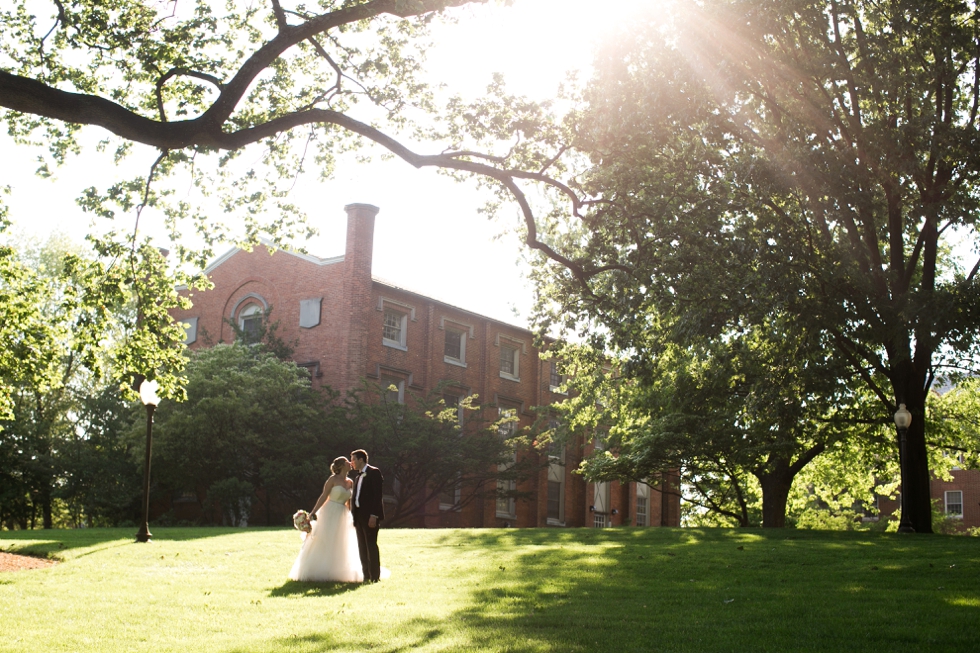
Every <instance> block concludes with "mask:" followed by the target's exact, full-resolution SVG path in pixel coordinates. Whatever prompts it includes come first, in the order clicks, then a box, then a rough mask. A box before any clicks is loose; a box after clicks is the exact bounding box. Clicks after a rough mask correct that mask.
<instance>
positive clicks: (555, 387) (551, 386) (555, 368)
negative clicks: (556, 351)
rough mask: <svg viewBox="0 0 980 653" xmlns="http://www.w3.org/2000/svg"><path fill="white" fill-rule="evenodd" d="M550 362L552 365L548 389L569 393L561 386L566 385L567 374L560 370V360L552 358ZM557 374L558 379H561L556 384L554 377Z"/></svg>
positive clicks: (558, 392) (549, 371)
mask: <svg viewBox="0 0 980 653" xmlns="http://www.w3.org/2000/svg"><path fill="white" fill-rule="evenodd" d="M549 363H550V365H549V366H548V390H550V391H551V392H554V393H555V394H559V395H567V394H568V392H567V391H565V390H562V389H561V387H562V386H563V385H565V380H566V379H565V375H564V374H560V373H559V372H558V361H556V360H555V359H553V358H552V359H551V360H550V361H549ZM556 375H557V376H558V379H559V383H558V385H555V383H554V380H555V378H554V377H555V376H556Z"/></svg>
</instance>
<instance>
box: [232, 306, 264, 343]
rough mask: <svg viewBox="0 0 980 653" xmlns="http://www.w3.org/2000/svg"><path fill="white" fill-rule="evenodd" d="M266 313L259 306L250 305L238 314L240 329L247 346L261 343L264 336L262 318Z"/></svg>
mask: <svg viewBox="0 0 980 653" xmlns="http://www.w3.org/2000/svg"><path fill="white" fill-rule="evenodd" d="M263 314H264V311H263V310H262V306H260V305H259V304H248V305H247V306H245V308H243V309H242V310H241V311H239V313H238V328H239V329H240V330H241V334H242V340H243V341H244V342H245V343H246V344H252V343H256V342H258V341H259V338H260V337H261V336H262V316H263Z"/></svg>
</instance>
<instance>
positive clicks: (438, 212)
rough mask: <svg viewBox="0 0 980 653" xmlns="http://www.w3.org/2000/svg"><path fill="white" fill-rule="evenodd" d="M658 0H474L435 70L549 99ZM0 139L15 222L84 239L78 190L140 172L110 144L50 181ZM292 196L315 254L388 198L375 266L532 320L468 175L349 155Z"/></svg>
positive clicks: (437, 292) (432, 291)
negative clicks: (609, 36)
mask: <svg viewBox="0 0 980 653" xmlns="http://www.w3.org/2000/svg"><path fill="white" fill-rule="evenodd" d="M656 1H657V0H607V1H606V2H604V3H602V4H601V9H600V8H599V5H598V4H597V3H596V2H594V0H515V2H514V6H511V7H503V6H499V5H497V4H495V3H492V2H491V3H490V4H488V5H480V6H476V7H472V8H467V9H465V10H464V11H463V12H460V22H459V24H457V25H454V26H449V27H446V28H444V29H440V31H439V32H438V33H437V35H436V41H437V45H436V48H435V49H434V50H432V51H430V53H429V56H428V65H429V68H430V70H431V71H432V74H433V79H434V80H441V81H444V82H446V83H447V84H448V86H449V90H450V91H451V92H458V93H460V94H462V95H464V96H477V95H479V94H480V93H481V92H482V91H483V89H485V87H486V86H487V84H488V83H489V82H490V78H491V74H492V73H493V72H502V73H504V75H505V78H506V80H507V84H508V88H509V89H510V90H511V92H514V93H519V94H525V95H528V96H531V97H533V98H535V99H545V98H547V97H550V95H552V94H553V93H554V91H555V89H556V88H557V86H558V84H559V83H560V81H561V80H562V79H563V78H564V76H565V71H566V70H568V69H572V68H576V69H583V68H587V66H588V64H589V61H590V54H591V49H592V42H593V41H594V39H595V38H596V36H597V35H600V34H601V33H602V32H603V31H604V28H605V27H606V26H608V25H610V24H612V23H613V22H614V21H621V20H625V19H626V15H627V14H628V13H629V12H630V11H632V10H635V9H636V8H637V7H639V6H642V5H646V4H649V3H650V2H656ZM0 147H2V148H3V151H4V153H5V156H3V157H2V159H0V184H2V185H6V184H10V185H11V186H13V188H14V195H13V197H12V198H11V201H10V206H11V209H12V211H11V215H12V217H13V219H14V223H15V226H16V227H17V228H19V229H20V230H23V231H26V232H28V233H33V234H38V235H42V236H43V235H44V234H47V233H50V232H52V231H63V232H65V233H67V234H69V235H71V236H72V237H74V238H77V239H78V240H81V239H82V237H83V236H84V234H85V232H86V229H87V226H88V217H87V216H85V215H84V214H82V213H81V211H80V209H78V208H77V206H76V205H75V201H74V200H75V198H76V197H77V196H78V195H79V194H80V192H81V190H82V189H84V188H87V187H89V186H92V185H96V186H98V187H100V188H105V187H107V186H109V185H110V183H111V181H112V180H113V179H115V178H116V177H130V176H132V173H133V168H132V164H131V163H130V164H129V166H128V169H126V170H123V171H119V170H117V169H116V168H114V167H113V166H112V165H111V160H110V159H109V157H108V156H104V155H103V156H95V155H93V154H90V153H89V154H85V155H83V156H81V157H76V158H74V159H71V160H70V162H69V165H68V166H67V167H66V168H65V169H62V170H59V171H57V178H56V180H55V181H53V182H52V181H45V180H40V179H37V178H35V177H34V176H33V174H32V173H33V170H34V168H35V167H36V166H35V165H34V154H32V153H31V152H30V151H28V150H24V149H17V148H15V147H14V146H13V145H12V144H11V143H10V141H9V140H8V139H7V138H6V136H2V137H0ZM430 151H432V152H435V151H436V149H435V148H432V150H430ZM293 201H295V202H297V203H299V204H300V205H301V206H303V207H304V208H305V210H306V211H307V213H308V214H309V215H310V217H311V220H312V222H313V223H314V224H315V226H316V227H317V228H318V229H319V231H320V236H318V237H317V238H315V239H314V240H312V241H310V242H308V243H305V247H306V249H307V251H309V252H310V253H311V254H313V255H315V256H320V257H328V256H336V255H338V254H342V253H343V250H344V228H345V220H346V215H345V213H344V210H343V207H344V205H346V204H350V203H354V202H359V203H366V204H374V205H375V206H378V207H380V209H381V211H380V213H379V214H378V218H377V223H376V227H375V250H374V274H375V276H377V277H381V278H383V279H386V280H388V281H392V282H395V283H397V284H398V285H401V286H404V287H406V288H410V289H412V290H416V291H419V292H421V293H424V294H426V295H429V296H433V297H436V298H438V299H441V300H444V301H447V302H450V303H452V304H455V305H457V306H460V307H462V308H466V309H469V310H473V311H476V312H478V313H482V314H484V315H488V316H491V317H495V318H498V319H503V320H506V321H508V322H511V323H514V324H521V325H523V324H525V319H526V317H527V314H528V311H529V308H530V305H531V290H530V288H529V287H528V285H527V283H526V282H525V280H524V275H523V269H522V267H521V266H519V265H518V253H519V249H520V247H521V244H520V243H519V242H518V239H517V237H516V236H514V235H512V234H508V235H505V236H504V237H503V238H501V239H499V240H495V239H494V237H495V236H496V235H498V234H500V233H501V232H502V231H503V230H504V228H505V226H507V225H503V224H494V223H489V222H488V221H487V220H486V219H485V218H483V217H481V216H479V215H478V214H477V209H478V208H479V207H480V206H481V205H482V203H483V199H482V198H481V196H480V195H479V194H478V193H477V191H476V189H475V187H474V186H473V185H470V184H458V183H456V182H453V181H452V180H449V179H447V178H445V177H443V176H441V175H438V174H437V173H436V172H435V171H433V170H424V171H418V170H415V169H414V168H412V167H411V166H409V165H408V164H406V163H404V162H401V161H386V162H381V161H375V162H373V163H369V164H358V163H355V162H350V163H349V164H347V165H338V169H337V173H336V178H335V179H334V180H332V181H330V182H328V183H324V184H316V183H314V182H312V181H309V182H307V183H306V184H305V185H303V186H302V187H301V188H298V189H297V190H296V198H294V200H293ZM512 214H513V215H515V216H516V209H514V210H513V212H512ZM143 219H144V220H146V216H145V215H144V218H143ZM147 228H149V229H152V228H153V226H152V225H147ZM159 245H160V246H161V247H167V246H168V243H166V242H162V241H161V242H160V243H159Z"/></svg>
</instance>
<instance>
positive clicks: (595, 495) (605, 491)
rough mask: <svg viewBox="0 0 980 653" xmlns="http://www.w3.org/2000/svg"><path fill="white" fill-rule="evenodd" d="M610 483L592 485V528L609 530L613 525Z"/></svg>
mask: <svg viewBox="0 0 980 653" xmlns="http://www.w3.org/2000/svg"><path fill="white" fill-rule="evenodd" d="M611 494H612V493H611V492H610V491H609V483H608V482H599V483H594V484H593V485H592V527H593V528H608V527H609V526H611V525H612V522H611V521H610V519H609V516H610V514H611V512H612V511H611V510H610V509H609V503H610V499H611Z"/></svg>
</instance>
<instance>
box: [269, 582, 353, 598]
mask: <svg viewBox="0 0 980 653" xmlns="http://www.w3.org/2000/svg"><path fill="white" fill-rule="evenodd" d="M360 587H361V584H360V583H307V582H302V581H298V580H287V581H286V582H285V583H283V584H282V585H280V586H279V587H276V588H274V589H273V590H272V591H270V592H269V596H277V597H292V598H300V597H308V596H339V595H341V594H347V593H348V592H353V591H355V590H357V589H360Z"/></svg>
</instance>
